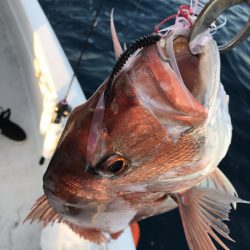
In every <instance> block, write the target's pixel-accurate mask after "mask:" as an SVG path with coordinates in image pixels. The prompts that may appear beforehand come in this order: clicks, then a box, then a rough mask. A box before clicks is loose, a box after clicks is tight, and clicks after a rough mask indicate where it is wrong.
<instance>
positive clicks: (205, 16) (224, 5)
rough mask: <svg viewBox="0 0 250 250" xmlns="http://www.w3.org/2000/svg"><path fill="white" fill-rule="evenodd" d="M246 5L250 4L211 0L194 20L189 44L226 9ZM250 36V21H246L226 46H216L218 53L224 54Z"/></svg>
mask: <svg viewBox="0 0 250 250" xmlns="http://www.w3.org/2000/svg"><path fill="white" fill-rule="evenodd" d="M240 3H247V4H250V0H211V1H209V2H208V3H207V4H206V5H205V7H204V8H203V9H202V11H201V13H200V14H199V16H198V17H197V19H196V20H195V22H194V24H193V26H192V28H191V30H190V33H189V38H188V40H189V43H190V42H191V41H193V40H194V38H195V37H196V36H197V35H199V34H201V33H202V32H204V31H205V30H206V29H208V28H209V27H210V25H211V24H212V22H213V21H214V20H215V19H216V18H217V17H218V16H219V15H220V14H221V13H222V12H223V11H224V10H226V9H229V8H230V7H232V6H234V5H237V4H240ZM249 35H250V19H248V21H247V23H246V24H245V26H244V27H243V28H242V29H241V30H240V32H239V33H238V34H237V35H235V36H234V37H233V38H232V39H231V40H229V41H228V42H227V43H226V44H224V45H220V46H218V48H219V51H220V53H224V52H226V51H228V50H230V49H232V48H233V47H235V46H237V45H238V44H239V43H240V42H241V41H243V40H244V39H246V38H247V37H248V36H249Z"/></svg>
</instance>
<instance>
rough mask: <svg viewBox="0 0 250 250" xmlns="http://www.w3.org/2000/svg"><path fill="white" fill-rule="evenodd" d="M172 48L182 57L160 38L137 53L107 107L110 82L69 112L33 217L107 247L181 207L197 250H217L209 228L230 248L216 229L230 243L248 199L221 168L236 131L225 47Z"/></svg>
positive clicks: (176, 43) (181, 38)
mask: <svg viewBox="0 0 250 250" xmlns="http://www.w3.org/2000/svg"><path fill="white" fill-rule="evenodd" d="M164 39H165V41H164V42H165V43H166V44H168V43H169V42H171V39H172V38H168V37H167V38H164ZM170 45H171V44H170ZM172 46H173V51H172V52H174V54H175V58H176V62H173V61H171V55H170V54H171V50H168V49H166V48H165V47H163V46H161V42H158V43H157V44H155V45H150V46H147V47H145V48H143V49H141V50H138V51H137V52H136V53H134V54H133V55H132V57H131V58H130V60H129V61H128V62H127V63H126V64H125V66H124V67H123V68H122V70H121V71H120V72H119V73H118V74H117V75H116V76H115V78H114V82H113V87H112V90H111V92H110V97H109V103H108V106H107V107H104V105H103V95H104V91H105V89H106V87H107V82H108V79H107V80H105V81H104V83H103V84H102V86H101V87H100V88H99V89H98V90H97V92H96V93H95V94H94V95H93V96H92V97H91V98H90V99H89V100H88V101H87V102H86V103H84V104H83V105H81V106H79V107H77V108H76V109H75V110H74V111H73V112H72V113H71V115H70V117H69V119H68V122H67V124H66V127H65V129H64V132H63V134H62V136H61V138H60V141H59V143H58V146H57V149H56V152H55V154H54V156H53V157H52V160H51V162H50V164H49V166H48V169H47V171H46V173H45V175H44V177H43V183H44V185H43V188H44V193H45V195H44V196H42V197H41V198H40V199H39V200H38V201H37V203H36V204H35V205H34V207H33V210H32V211H31V213H30V214H29V215H28V217H27V218H28V219H31V220H40V221H43V222H44V224H47V223H49V222H54V221H56V220H58V221H61V222H64V223H66V224H67V225H69V227H70V228H71V229H72V230H73V231H75V232H76V233H78V234H79V235H80V236H82V237H85V238H87V239H90V240H92V241H94V242H99V243H100V242H103V241H105V240H107V239H108V237H107V236H108V235H110V236H111V237H112V238H116V237H118V236H119V234H120V233H121V232H122V231H123V230H124V229H125V228H126V227H127V226H128V225H129V224H131V223H133V222H136V221H139V220H142V219H144V218H147V217H149V216H153V215H157V214H161V213H164V212H167V211H170V210H172V209H174V208H176V207H179V209H180V214H181V217H182V221H183V225H184V230H185V234H186V238H187V241H188V244H189V247H190V249H199V250H200V249H215V247H214V245H213V243H212V241H211V239H210V237H209V234H210V236H211V237H213V238H214V239H215V240H216V241H218V242H219V243H220V244H221V245H222V246H223V247H224V249H227V247H226V246H225V245H224V243H223V242H221V240H220V239H219V238H218V237H217V235H215V233H214V231H212V229H211V228H213V229H215V230H216V231H217V232H218V233H219V234H221V235H222V236H224V237H226V238H228V239H230V237H229V236H228V233H229V230H228V228H227V226H226V225H225V224H224V223H223V222H222V220H223V219H226V218H227V215H228V212H229V210H230V209H229V208H230V204H232V203H235V202H243V201H242V200H240V199H239V198H237V197H236V196H235V195H236V191H235V189H234V188H233V186H232V185H231V183H230V182H229V181H228V179H227V178H226V177H225V176H224V174H223V173H222V172H221V171H220V170H219V169H218V168H217V166H218V164H219V162H220V161H221V159H222V158H223V157H224V156H225V154H226V152H227V150H228V147H229V144H230V141H231V133H232V126H231V121H230V116H229V113H228V96H227V95H226V93H225V91H224V88H223V86H222V84H221V83H220V59H219V52H218V48H217V45H216V43H215V42H214V41H213V40H212V39H211V40H210V41H209V42H208V43H207V44H206V45H205V46H203V48H202V53H200V54H199V55H192V54H191V52H190V51H189V45H188V42H187V38H186V37H185V35H178V36H176V37H175V39H174V40H173V41H172ZM162 56H164V57H166V58H170V61H164V60H162ZM172 59H173V58H172ZM175 63H177V66H178V69H179V72H178V71H176V70H175V67H174V66H173V65H174V64H175ZM220 209H221V210H220ZM216 214H217V215H218V216H215V215H216ZM198 232H199V233H198ZM197 235H198V236H197Z"/></svg>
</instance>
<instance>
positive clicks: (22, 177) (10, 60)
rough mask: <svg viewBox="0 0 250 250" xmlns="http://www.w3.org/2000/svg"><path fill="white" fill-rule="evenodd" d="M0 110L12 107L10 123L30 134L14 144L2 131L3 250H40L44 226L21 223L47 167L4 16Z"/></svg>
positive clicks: (0, 40)
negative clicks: (42, 163) (39, 162)
mask: <svg viewBox="0 0 250 250" xmlns="http://www.w3.org/2000/svg"><path fill="white" fill-rule="evenodd" d="M0 107H2V108H4V109H6V108H11V111H12V114H11V120H12V121H13V122H16V123H17V124H19V125H20V126H21V127H22V128H23V129H24V130H25V131H26V133H27V139H26V141H24V142H15V141H12V140H10V139H8V138H7V137H5V136H3V135H2V134H1V132H0V169H1V175H0V196H1V201H0V249H2V250H24V249H26V250H27V249H32V250H37V249H40V232H41V225H39V224H37V223H34V224H32V226H30V225H29V224H24V225H23V223H22V222H23V220H24V218H25V216H26V215H27V212H28V211H29V209H30V207H31V206H32V204H33V203H34V201H35V200H36V199H37V198H38V197H39V195H41V194H42V175H43V172H44V170H45V166H39V165H38V161H39V157H40V155H41V146H40V145H41V143H40V138H39V133H38V125H37V124H36V123H37V121H35V117H36V116H35V115H34V113H35V110H34V107H33V105H32V102H31V98H30V97H29V91H28V86H27V84H26V82H25V72H24V70H23V68H22V64H21V62H20V61H19V58H18V57H17V56H16V51H15V49H14V46H13V42H12V39H11V37H10V34H9V33H8V30H7V28H6V25H5V23H4V21H3V17H2V16H0ZM32 118H33V120H32ZM31 152H32V153H31Z"/></svg>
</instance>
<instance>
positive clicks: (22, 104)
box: [0, 0, 135, 250]
mask: <svg viewBox="0 0 250 250" xmlns="http://www.w3.org/2000/svg"><path fill="white" fill-rule="evenodd" d="M0 7H1V8H0V11H2V13H1V12H0V107H2V108H3V109H7V108H10V109H11V111H12V114H11V120H12V121H13V122H15V123H17V124H18V125H20V126H21V127H22V128H23V129H24V130H25V132H26V134H27V139H26V140H25V141H23V142H16V141H13V140H10V139H9V138H7V137H5V136H4V135H2V134H1V131H0V171H1V172H0V197H1V200H0V250H41V249H43V250H117V249H119V250H134V249H135V247H134V242H133V239H132V235H131V231H130V229H129V228H128V229H126V230H125V232H124V233H123V234H122V236H121V237H119V239H118V240H112V241H111V242H109V243H107V244H102V245H95V244H92V243H90V242H89V241H87V240H84V239H82V238H80V237H78V236H77V235H76V234H74V233H73V232H72V231H71V230H70V229H69V228H68V227H66V226H65V225H63V224H56V223H55V225H54V226H53V227H51V226H50V225H49V226H48V227H47V228H45V229H44V230H42V226H41V224H39V223H36V222H35V223H33V224H32V225H30V224H29V223H26V224H23V220H24V219H25V217H26V215H27V213H28V212H29V211H30V208H31V206H32V205H33V204H34V202H35V201H36V199H37V198H38V197H40V196H41V195H42V194H43V190H42V176H43V173H44V171H45V170H46V167H47V164H45V165H43V166H40V165H39V164H38V161H39V159H40V157H41V153H42V144H43V141H42V138H41V136H40V135H39V119H40V116H41V112H42V96H41V93H40V90H39V87H38V85H39V83H40V82H41V81H42V80H41V78H39V79H40V80H38V79H36V78H35V77H34V75H35V71H36V68H35V67H34V65H33V64H34V62H35V61H36V62H39V63H40V69H39V70H40V71H41V72H40V73H41V75H40V76H39V77H43V78H42V79H43V80H44V79H45V78H44V76H46V77H47V78H46V79H47V80H48V85H49V86H50V87H51V86H52V87H53V89H54V90H55V91H56V94H57V95H58V98H59V99H61V98H62V97H63V96H64V94H65V91H66V88H67V86H68V83H69V80H70V79H71V76H72V73H73V72H72V69H71V67H70V65H69V62H68V61H67V58H66V56H65V54H64V53H63V51H62V49H61V47H60V44H59V43H58V41H57V38H56V36H55V35H54V33H53V31H52V29H51V27H50V25H49V23H48V21H47V19H46V17H45V15H44V13H42V10H41V8H40V6H39V4H38V3H37V2H36V1H28V0H27V1H26V0H18V1H17V0H15V1H13V2H12V1H6V2H5V1H0ZM54 65H56V67H54ZM68 101H69V103H70V105H71V106H72V107H75V106H77V105H79V104H80V103H83V102H84V101H85V97H84V95H83V93H82V90H81V88H80V85H79V83H78V81H77V80H76V79H75V80H74V82H73V86H72V89H71V92H70V94H69V98H68Z"/></svg>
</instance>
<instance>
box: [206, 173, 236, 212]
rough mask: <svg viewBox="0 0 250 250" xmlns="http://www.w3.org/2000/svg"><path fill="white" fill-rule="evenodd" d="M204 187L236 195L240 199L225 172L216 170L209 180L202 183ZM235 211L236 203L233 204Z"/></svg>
mask: <svg viewBox="0 0 250 250" xmlns="http://www.w3.org/2000/svg"><path fill="white" fill-rule="evenodd" d="M201 186H202V187H206V188H212V189H216V190H219V191H222V192H225V193H227V194H231V195H235V196H237V197H238V194H237V192H236V190H235V188H234V186H233V185H232V183H231V182H230V181H229V180H228V178H227V177H226V176H225V175H224V174H223V172H222V171H221V170H220V169H218V168H216V169H215V170H214V171H213V172H212V173H211V174H210V175H209V176H208V178H207V179H205V180H204V181H203V182H202V183H201ZM233 207H234V209H236V202H234V203H233Z"/></svg>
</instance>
